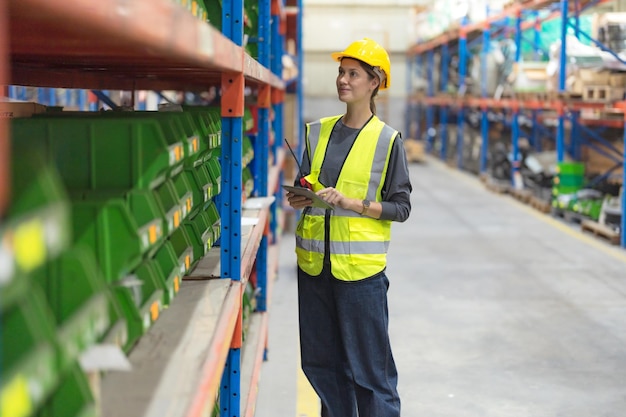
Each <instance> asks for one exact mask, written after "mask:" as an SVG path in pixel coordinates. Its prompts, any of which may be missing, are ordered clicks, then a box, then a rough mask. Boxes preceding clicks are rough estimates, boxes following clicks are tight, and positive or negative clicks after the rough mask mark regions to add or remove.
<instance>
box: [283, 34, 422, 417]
mask: <svg viewBox="0 0 626 417" xmlns="http://www.w3.org/2000/svg"><path fill="white" fill-rule="evenodd" d="M332 57H333V59H335V60H336V61H338V62H339V63H340V64H339V74H338V75H337V93H338V95H339V100H341V101H342V102H344V103H346V112H345V114H343V115H338V116H333V117H326V118H322V119H320V120H319V121H317V122H314V123H310V124H307V126H306V151H305V153H304V156H303V159H302V173H301V175H303V174H304V175H305V176H304V177H303V178H298V180H297V181H296V183H297V184H299V185H302V184H304V185H306V186H308V187H309V188H311V189H312V190H313V191H314V192H315V193H316V194H317V195H319V196H320V197H321V198H322V199H324V200H325V201H326V202H328V203H330V204H332V205H334V209H332V210H331V209H323V208H317V207H312V206H311V205H312V200H310V199H308V198H306V197H303V196H298V195H295V194H294V193H288V194H287V199H288V201H289V204H290V205H291V206H292V207H293V208H295V209H304V211H303V213H302V216H301V217H300V221H299V223H298V227H297V230H296V254H297V259H298V301H299V314H300V344H301V356H302V368H303V370H304V373H305V374H306V376H307V378H308V379H309V381H310V382H311V385H312V386H313V388H314V389H315V391H316V392H317V394H318V395H319V397H320V399H321V403H322V417H357V415H358V416H359V417H399V416H400V398H399V396H398V392H397V389H396V386H397V379H398V376H397V372H396V367H395V364H394V360H393V356H392V353H391V346H390V343H389V335H388V311H387V289H388V286H389V281H388V280H387V277H386V275H385V267H386V253H387V247H388V245H389V240H390V228H391V222H392V221H399V222H403V221H405V220H406V219H407V218H408V216H409V213H410V211H411V204H410V193H411V190H412V188H411V183H410V180H409V172H408V166H407V161H406V154H405V152H404V147H403V145H402V140H401V138H400V135H399V133H398V132H397V131H396V130H394V129H393V128H391V127H389V126H387V125H386V124H385V123H383V122H382V121H381V120H380V119H378V117H376V115H375V112H376V108H375V105H374V97H375V96H376V94H377V93H378V90H379V89H386V88H389V85H390V81H391V80H390V73H389V70H390V62H389V56H388V54H387V52H386V51H385V50H384V49H383V48H382V47H381V46H380V45H378V44H377V43H376V42H374V41H372V40H370V39H362V40H360V41H356V42H354V43H352V44H351V45H350V46H348V48H346V50H345V51H343V52H337V53H334V54H332Z"/></svg>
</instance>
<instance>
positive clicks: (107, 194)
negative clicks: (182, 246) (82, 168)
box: [70, 189, 166, 253]
mask: <svg viewBox="0 0 626 417" xmlns="http://www.w3.org/2000/svg"><path fill="white" fill-rule="evenodd" d="M70 196H71V198H72V200H98V201H102V200H110V199H116V200H122V201H124V203H125V204H126V206H127V208H128V212H129V213H130V215H131V217H132V218H133V220H134V222H135V224H136V225H137V234H138V236H139V240H140V242H141V252H142V253H147V252H149V251H152V250H154V248H155V247H157V246H158V245H160V244H161V242H163V240H164V239H165V220H166V215H165V213H164V212H163V211H162V209H161V206H160V205H159V202H158V201H157V199H156V198H157V197H156V194H155V193H154V191H151V190H142V189H133V190H129V191H127V192H114V191H94V192H73V193H71V194H70Z"/></svg>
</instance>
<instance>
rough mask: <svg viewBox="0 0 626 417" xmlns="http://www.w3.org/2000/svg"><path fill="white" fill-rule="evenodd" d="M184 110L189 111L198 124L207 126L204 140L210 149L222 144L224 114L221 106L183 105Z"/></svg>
mask: <svg viewBox="0 0 626 417" xmlns="http://www.w3.org/2000/svg"><path fill="white" fill-rule="evenodd" d="M183 111H184V112H186V113H189V114H190V115H191V116H192V117H193V119H194V120H195V121H196V125H197V126H205V127H206V130H205V132H206V133H207V136H204V140H205V141H206V143H207V147H208V148H209V149H215V148H218V147H220V146H221V144H222V116H221V109H220V108H219V107H207V106H190V105H186V106H183Z"/></svg>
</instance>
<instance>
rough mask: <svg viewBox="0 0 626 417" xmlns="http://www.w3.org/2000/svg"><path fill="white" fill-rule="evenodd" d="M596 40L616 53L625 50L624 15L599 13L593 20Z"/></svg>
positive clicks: (625, 24)
mask: <svg viewBox="0 0 626 417" xmlns="http://www.w3.org/2000/svg"><path fill="white" fill-rule="evenodd" d="M594 26H595V32H596V33H597V36H596V38H597V39H598V40H599V41H600V42H602V43H603V44H605V45H606V46H608V47H609V48H610V49H611V50H613V51H615V52H616V53H620V52H623V51H625V50H626V13H600V14H597V15H596V16H595V19H594Z"/></svg>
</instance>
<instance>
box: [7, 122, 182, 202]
mask: <svg viewBox="0 0 626 417" xmlns="http://www.w3.org/2000/svg"><path fill="white" fill-rule="evenodd" d="M63 113H64V112H59V113H45V114H43V115H40V116H39V117H34V118H32V119H14V120H13V122H12V124H11V129H12V132H13V134H12V136H13V139H14V140H13V145H14V146H17V147H18V148H19V147H22V146H24V147H26V149H27V150H28V149H32V148H33V147H36V148H40V149H45V151H46V155H45V157H46V159H47V160H48V161H50V162H51V163H53V164H55V166H56V167H57V169H58V170H59V172H60V174H61V177H62V178H63V182H64V184H65V185H66V187H67V188H68V189H69V190H119V191H122V190H130V189H132V188H140V189H153V188H154V187H156V186H157V185H159V184H160V183H162V182H163V181H164V180H165V178H166V177H167V174H168V173H169V171H170V170H172V169H174V168H175V167H177V166H181V165H182V161H183V156H184V153H183V146H182V143H181V142H175V138H173V137H172V136H171V135H167V136H166V135H165V134H164V131H163V128H162V124H161V123H159V121H157V120H152V119H149V118H142V119H137V120H133V119H131V118H128V117H125V118H112V117H111V118H109V117H107V118H105V117H102V116H100V115H98V114H93V113H92V114H86V115H83V116H78V115H77V114H79V113H80V112H76V113H73V114H72V115H63ZM61 116H62V117H61ZM168 140H169V143H168ZM77 155H80V156H81V157H80V158H77V157H76V156H77ZM115 167H123V168H124V169H120V168H117V169H116V168H115Z"/></svg>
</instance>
